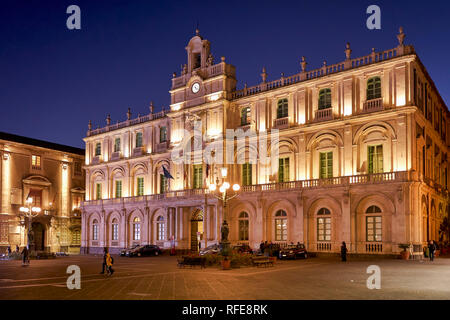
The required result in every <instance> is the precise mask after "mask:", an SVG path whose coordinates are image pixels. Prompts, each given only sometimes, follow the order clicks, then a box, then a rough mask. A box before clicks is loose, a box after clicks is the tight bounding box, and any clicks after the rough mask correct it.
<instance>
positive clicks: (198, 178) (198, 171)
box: [193, 164, 203, 189]
mask: <svg viewBox="0 0 450 320" xmlns="http://www.w3.org/2000/svg"><path fill="white" fill-rule="evenodd" d="M202 177H203V169H202V165H201V164H194V179H193V181H194V185H193V188H194V189H200V188H201V187H202Z"/></svg>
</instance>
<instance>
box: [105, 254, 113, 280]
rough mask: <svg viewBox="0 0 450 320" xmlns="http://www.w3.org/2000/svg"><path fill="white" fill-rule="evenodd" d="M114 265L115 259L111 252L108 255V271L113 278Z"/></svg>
mask: <svg viewBox="0 0 450 320" xmlns="http://www.w3.org/2000/svg"><path fill="white" fill-rule="evenodd" d="M113 263H114V259H113V257H111V255H110V254H109V252H107V253H106V270H107V272H108V275H110V276H112V275H113V273H114V269H113V268H112V265H113Z"/></svg>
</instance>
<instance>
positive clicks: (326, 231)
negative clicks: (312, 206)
mask: <svg viewBox="0 0 450 320" xmlns="http://www.w3.org/2000/svg"><path fill="white" fill-rule="evenodd" d="M317 241H331V218H317Z"/></svg>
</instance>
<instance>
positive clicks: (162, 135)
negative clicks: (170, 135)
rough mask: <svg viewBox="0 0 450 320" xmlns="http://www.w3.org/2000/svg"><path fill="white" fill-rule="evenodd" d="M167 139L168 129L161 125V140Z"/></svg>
mask: <svg viewBox="0 0 450 320" xmlns="http://www.w3.org/2000/svg"><path fill="white" fill-rule="evenodd" d="M166 141H167V129H166V127H161V128H160V129H159V142H166Z"/></svg>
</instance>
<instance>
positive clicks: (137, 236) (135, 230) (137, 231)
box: [133, 223, 141, 240]
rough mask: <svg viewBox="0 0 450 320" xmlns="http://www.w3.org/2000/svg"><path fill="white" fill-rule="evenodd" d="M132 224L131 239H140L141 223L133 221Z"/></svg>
mask: <svg viewBox="0 0 450 320" xmlns="http://www.w3.org/2000/svg"><path fill="white" fill-rule="evenodd" d="M133 226H134V227H133V240H141V224H140V223H135V224H134V225H133Z"/></svg>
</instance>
